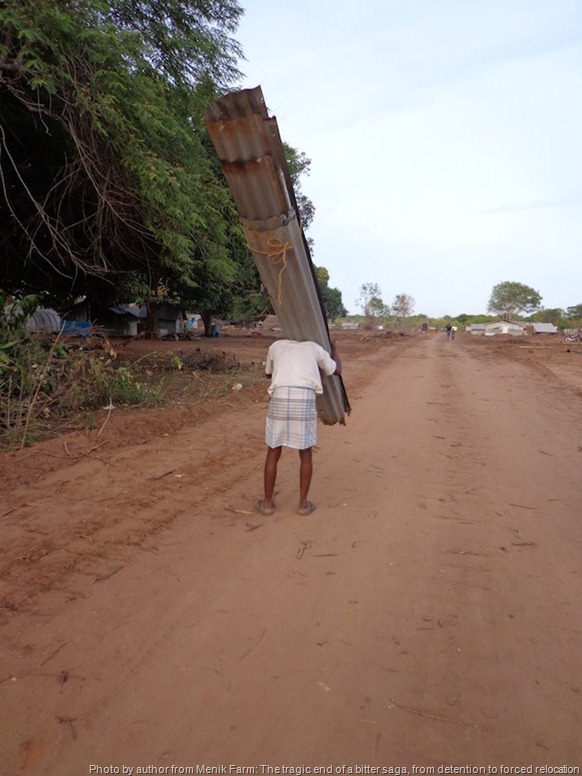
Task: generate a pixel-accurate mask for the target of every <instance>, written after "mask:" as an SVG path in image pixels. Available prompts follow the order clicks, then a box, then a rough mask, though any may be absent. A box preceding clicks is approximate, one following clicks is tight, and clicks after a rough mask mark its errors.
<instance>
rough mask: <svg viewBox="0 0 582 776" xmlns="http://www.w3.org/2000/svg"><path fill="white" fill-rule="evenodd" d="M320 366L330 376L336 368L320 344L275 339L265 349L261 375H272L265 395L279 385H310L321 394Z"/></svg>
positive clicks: (308, 386)
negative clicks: (266, 349)
mask: <svg viewBox="0 0 582 776" xmlns="http://www.w3.org/2000/svg"><path fill="white" fill-rule="evenodd" d="M320 369H321V370H322V371H323V372H324V373H325V374H326V375H332V374H333V373H334V372H335V370H336V363H335V361H334V360H333V358H332V357H331V356H330V355H329V353H328V352H327V351H326V350H324V349H323V348H322V347H321V345H318V344H317V343H316V342H297V341H296V340H277V342H273V344H272V345H271V347H270V348H269V351H268V353H267V362H266V364H265V374H267V375H272V380H271V385H270V387H269V394H272V393H273V391H274V390H275V388H279V387H281V386H283V385H287V386H289V385H291V386H295V387H297V388H312V389H313V390H314V391H315V393H323V387H322V385H321V375H320V373H319V370H320Z"/></svg>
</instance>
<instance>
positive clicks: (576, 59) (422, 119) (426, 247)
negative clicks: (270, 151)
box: [235, 0, 582, 317]
mask: <svg viewBox="0 0 582 776" xmlns="http://www.w3.org/2000/svg"><path fill="white" fill-rule="evenodd" d="M240 4H241V6H242V7H243V9H244V16H243V18H242V20H241V23H240V26H239V29H238V32H237V34H236V35H235V37H236V39H237V41H238V42H239V43H240V44H241V46H242V48H243V51H244V55H245V59H246V61H242V62H241V63H240V69H241V70H242V71H243V73H244V78H243V80H242V82H241V84H240V87H241V88H250V87H255V86H260V87H261V88H262V91H263V95H264V98H265V102H266V104H267V108H268V110H269V112H270V114H271V115H273V116H275V117H276V119H277V124H278V126H279V131H280V134H281V136H282V138H283V140H284V141H285V142H287V143H289V145H291V146H293V147H294V148H296V149H298V150H299V151H301V152H303V153H305V154H306V155H307V157H308V158H309V159H311V167H310V174H309V176H305V177H304V178H303V180H302V184H301V187H302V191H303V193H304V194H305V195H306V196H308V197H309V198H310V199H311V200H312V201H313V203H314V205H315V209H316V213H315V219H314V221H313V224H312V225H311V227H310V228H309V230H308V231H307V236H309V237H311V238H312V239H313V241H314V249H313V253H312V259H313V262H314V264H315V265H316V266H323V267H325V268H326V269H327V270H328V272H329V275H330V279H329V285H330V286H331V287H334V288H339V290H340V291H341V292H342V299H343V303H344V306H345V307H346V308H347V309H348V311H349V312H350V313H351V314H358V313H360V312H361V307H360V304H359V299H360V293H361V288H362V285H363V284H365V283H376V284H377V285H378V286H379V288H380V291H381V295H382V300H383V301H384V303H385V304H387V305H390V304H391V303H392V302H393V301H394V298H395V296H396V295H397V294H401V293H404V294H408V295H410V296H412V297H413V299H414V300H415V303H414V313H416V314H425V315H428V316H430V317H439V316H443V315H450V316H456V315H459V314H461V313H468V314H475V315H476V314H482V313H486V312H487V303H488V301H489V298H490V296H491V291H492V289H493V287H494V286H495V285H497V284H498V283H502V282H505V281H511V282H518V283H523V284H525V285H527V286H530V287H532V288H534V289H535V290H536V291H538V292H539V293H540V294H541V297H542V306H543V307H545V308H555V307H560V308H563V309H565V308H567V307H570V306H573V305H577V304H582V1H581V0H293V2H289V1H288V0H287V1H284V0H240Z"/></svg>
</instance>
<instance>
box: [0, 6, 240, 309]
mask: <svg viewBox="0 0 582 776" xmlns="http://www.w3.org/2000/svg"><path fill="white" fill-rule="evenodd" d="M241 13H242V11H241V9H240V7H239V6H238V3H237V2H235V1H234V0H151V2H147V1H146V0H143V1H139V0H109V1H108V2H103V1H102V0H76V1H75V2H74V3H73V2H66V3H64V2H62V0H45V1H44V2H42V3H38V2H37V0H21V1H20V2H19V3H9V4H2V5H1V6H0V24H1V25H2V29H3V43H2V48H1V49H0V111H1V114H2V117H3V122H2V125H1V126H0V152H1V155H0V164H1V166H0V174H1V178H2V181H1V182H2V184H3V185H2V188H1V191H2V194H1V195H0V196H3V197H4V200H5V202H4V205H5V207H3V208H1V209H0V230H1V232H2V234H3V247H4V250H3V253H2V257H1V258H0V270H1V271H2V274H3V277H4V278H5V283H6V285H7V287H8V288H9V289H10V290H11V291H14V292H19V293H23V292H25V291H26V290H36V289H42V290H45V291H49V292H50V293H52V295H53V297H60V298H65V297H66V296H69V297H72V296H74V295H76V294H80V293H86V292H87V291H88V290H91V288H92V287H93V285H94V282H95V280H96V279H97V281H98V282H100V283H101V284H102V285H103V284H109V286H110V289H112V290H114V289H115V288H119V287H121V286H123V285H124V284H126V283H127V278H128V274H130V273H132V272H136V271H137V272H142V273H143V274H144V275H146V276H147V277H149V276H156V275H160V274H166V275H172V276H175V277H176V278H177V279H178V280H179V282H181V283H184V284H187V283H189V282H190V283H192V282H193V281H192V276H193V275H194V274H195V273H196V270H198V269H199V268H200V263H201V261H205V262H207V263H212V264H216V266H217V272H220V266H228V265H229V263H230V259H229V257H228V254H227V252H226V249H225V242H226V240H225V229H226V226H225V223H224V219H223V212H224V210H225V209H228V208H229V207H230V204H229V195H228V192H227V190H226V187H225V185H224V182H223V181H222V179H221V178H220V177H219V176H218V175H217V173H216V166H215V163H214V160H213V159H212V158H211V156H210V155H209V153H208V145H207V144H206V143H205V130H204V128H203V123H202V119H201V116H202V112H203V109H204V106H205V104H206V103H207V102H208V100H210V99H212V98H213V96H214V95H215V93H216V90H220V89H221V88H225V87H226V86H227V85H228V84H230V83H232V81H233V80H234V79H235V78H236V77H237V75H238V73H237V71H236V68H235V62H236V58H237V57H238V56H239V55H240V50H239V47H238V44H236V42H235V41H233V40H232V39H231V38H230V37H229V33H231V32H234V30H235V29H236V25H237V22H238V19H239V17H240V15H241ZM22 138H26V139H27V141H26V143H23V142H22ZM23 258H26V260H25V261H23ZM112 293H113V291H112Z"/></svg>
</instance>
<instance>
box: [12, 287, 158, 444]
mask: <svg viewBox="0 0 582 776" xmlns="http://www.w3.org/2000/svg"><path fill="white" fill-rule="evenodd" d="M3 301H4V300H3V299H2V294H1V292H0V304H1V303H2V302H3ZM35 306H36V299H34V298H33V297H26V298H25V299H22V300H20V301H19V303H18V307H17V308H16V307H15V306H12V307H11V308H7V309H5V308H4V306H3V304H2V307H1V308H0V309H1V310H3V312H0V447H2V448H4V449H13V448H22V447H24V446H25V445H27V444H29V443H30V442H32V441H34V440H35V439H37V438H38V437H39V436H40V435H42V433H43V431H46V429H47V428H48V427H49V426H51V425H54V423H55V421H56V420H58V419H59V418H70V417H71V416H74V415H75V414H76V413H79V412H80V411H82V410H88V409H95V408H97V407H100V406H103V405H104V404H108V403H109V402H113V404H141V403H142V402H144V401H154V402H158V401H159V396H158V395H157V394H156V392H155V391H152V390H150V389H149V388H148V387H147V386H146V385H145V384H144V383H140V382H137V381H136V380H135V379H134V377H133V375H132V374H131V372H130V370H129V369H128V368H127V367H126V366H118V365H117V364H116V363H115V359H116V354H115V353H114V352H113V351H112V350H111V349H109V350H107V351H105V352H104V351H102V350H101V351H93V350H87V349H85V348H81V347H80V346H79V345H78V344H77V343H68V342H65V341H63V340H62V338H61V336H60V335H56V336H54V335H51V336H47V335H42V334H33V333H30V332H28V331H27V330H26V318H27V317H28V315H29V314H30V312H31V311H33V310H34V309H35Z"/></svg>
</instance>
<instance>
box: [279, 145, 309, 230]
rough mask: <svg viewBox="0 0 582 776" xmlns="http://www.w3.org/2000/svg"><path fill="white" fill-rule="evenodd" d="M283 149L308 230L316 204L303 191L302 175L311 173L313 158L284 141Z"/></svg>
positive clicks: (301, 215)
mask: <svg viewBox="0 0 582 776" xmlns="http://www.w3.org/2000/svg"><path fill="white" fill-rule="evenodd" d="M283 151H284V153H285V160H286V162H287V167H288V168H289V174H290V176H291V182H292V184H293V191H294V193H295V199H296V201H297V209H298V210H299V218H300V219H301V225H302V227H303V229H304V230H307V229H309V227H310V226H311V224H312V223H313V219H314V217H315V205H314V204H313V202H312V201H311V200H310V199H309V197H308V196H306V195H305V194H304V193H303V189H302V183H301V176H302V175H309V168H310V166H311V159H309V158H308V157H307V155H306V154H305V153H303V151H298V150H297V149H296V148H293V146H290V145H289V144H288V143H283Z"/></svg>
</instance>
